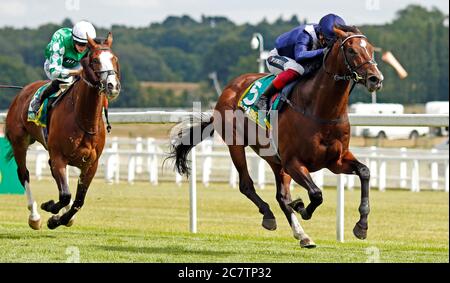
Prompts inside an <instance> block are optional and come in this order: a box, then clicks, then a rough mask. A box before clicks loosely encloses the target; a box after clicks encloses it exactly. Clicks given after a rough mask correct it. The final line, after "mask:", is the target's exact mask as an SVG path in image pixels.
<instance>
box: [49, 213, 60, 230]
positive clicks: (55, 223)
mask: <svg viewBox="0 0 450 283" xmlns="http://www.w3.org/2000/svg"><path fill="white" fill-rule="evenodd" d="M58 222H59V216H58V215H53V216H52V217H50V218H49V219H48V221H47V227H48V229H50V230H53V229H55V228H56V227H58V226H59V223H58Z"/></svg>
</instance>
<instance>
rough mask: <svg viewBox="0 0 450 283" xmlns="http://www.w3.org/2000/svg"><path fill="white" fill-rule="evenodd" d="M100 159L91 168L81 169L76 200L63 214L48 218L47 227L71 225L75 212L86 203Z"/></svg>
mask: <svg viewBox="0 0 450 283" xmlns="http://www.w3.org/2000/svg"><path fill="white" fill-rule="evenodd" d="M97 166H98V160H97V161H96V162H95V163H94V164H92V165H91V166H90V167H89V168H87V169H84V170H82V171H81V174H80V177H79V179H78V186H77V194H76V196H75V200H74V201H73V204H72V206H71V207H70V209H69V210H68V211H67V212H66V213H64V214H63V215H61V216H59V215H53V216H52V217H51V218H49V219H48V222H47V227H48V228H50V229H55V228H56V227H58V226H60V225H66V226H70V225H71V220H72V219H73V218H74V216H75V214H76V213H77V212H78V211H79V210H80V209H81V207H82V206H83V204H84V199H85V197H86V193H87V191H88V189H89V185H90V184H91V182H92V179H93V178H94V176H95V172H96V171H97Z"/></svg>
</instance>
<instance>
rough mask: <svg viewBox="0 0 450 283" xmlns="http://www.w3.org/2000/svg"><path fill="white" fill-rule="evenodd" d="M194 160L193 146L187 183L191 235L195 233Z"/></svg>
mask: <svg viewBox="0 0 450 283" xmlns="http://www.w3.org/2000/svg"><path fill="white" fill-rule="evenodd" d="M196 164H197V163H196V160H195V146H194V147H193V148H192V150H191V176H190V183H189V201H190V213H189V220H190V221H189V222H190V230H191V233H197V168H196Z"/></svg>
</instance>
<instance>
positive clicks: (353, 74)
mask: <svg viewBox="0 0 450 283" xmlns="http://www.w3.org/2000/svg"><path fill="white" fill-rule="evenodd" d="M352 38H365V39H367V37H366V36H365V35H363V34H354V35H350V36H347V37H346V38H345V39H344V40H342V42H341V44H340V45H339V50H340V51H342V53H343V55H344V63H345V66H346V67H347V69H348V70H349V72H350V74H349V75H338V74H334V73H332V72H330V71H328V70H327V68H326V65H325V64H326V60H327V58H328V54H329V53H330V51H331V49H330V50H328V52H327V53H326V54H325V56H323V62H322V67H323V69H324V70H325V72H326V73H327V74H329V75H330V76H332V77H333V79H334V80H335V81H341V80H343V81H350V80H353V82H354V83H355V84H356V83H360V82H361V81H364V84H365V81H366V77H367V73H366V74H365V75H364V76H361V75H360V74H359V73H358V70H359V69H361V67H362V66H364V65H367V64H370V65H374V66H376V65H377V63H376V62H375V59H374V58H373V57H372V58H371V59H370V60H368V61H366V62H364V63H362V64H360V65H357V66H352V65H351V64H350V63H349V61H348V58H347V53H346V52H345V43H346V42H347V41H348V40H350V39H352ZM353 86H354V85H353ZM352 89H353V87H352Z"/></svg>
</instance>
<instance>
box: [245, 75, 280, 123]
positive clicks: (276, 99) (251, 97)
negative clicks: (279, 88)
mask: <svg viewBox="0 0 450 283" xmlns="http://www.w3.org/2000/svg"><path fill="white" fill-rule="evenodd" d="M274 79H275V76H274V75H267V76H264V77H262V78H259V79H257V80H256V81H254V82H253V83H252V84H251V85H250V86H249V87H248V88H247V89H246V90H245V91H244V93H243V94H242V96H241V98H240V99H239V101H238V106H239V107H241V108H242V109H243V110H244V112H245V113H246V114H247V117H248V118H249V119H250V120H252V121H253V122H254V123H256V124H257V125H259V126H260V127H262V128H264V129H266V128H267V129H270V128H271V125H270V111H269V114H267V115H264V113H265V110H266V109H267V106H266V105H264V106H263V107H264V109H260V108H258V105H257V104H258V103H257V102H258V100H259V98H260V97H261V95H262V94H263V93H264V91H265V90H266V88H267V87H268V86H269V85H270V84H271V83H272V81H273V80H274ZM283 93H284V91H283ZM282 97H283V95H281V93H277V94H276V95H274V96H272V98H271V99H270V102H269V104H270V105H269V106H270V108H269V109H270V110H271V111H273V110H277V111H278V110H280V109H281V108H282V107H283V105H284V99H282Z"/></svg>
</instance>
